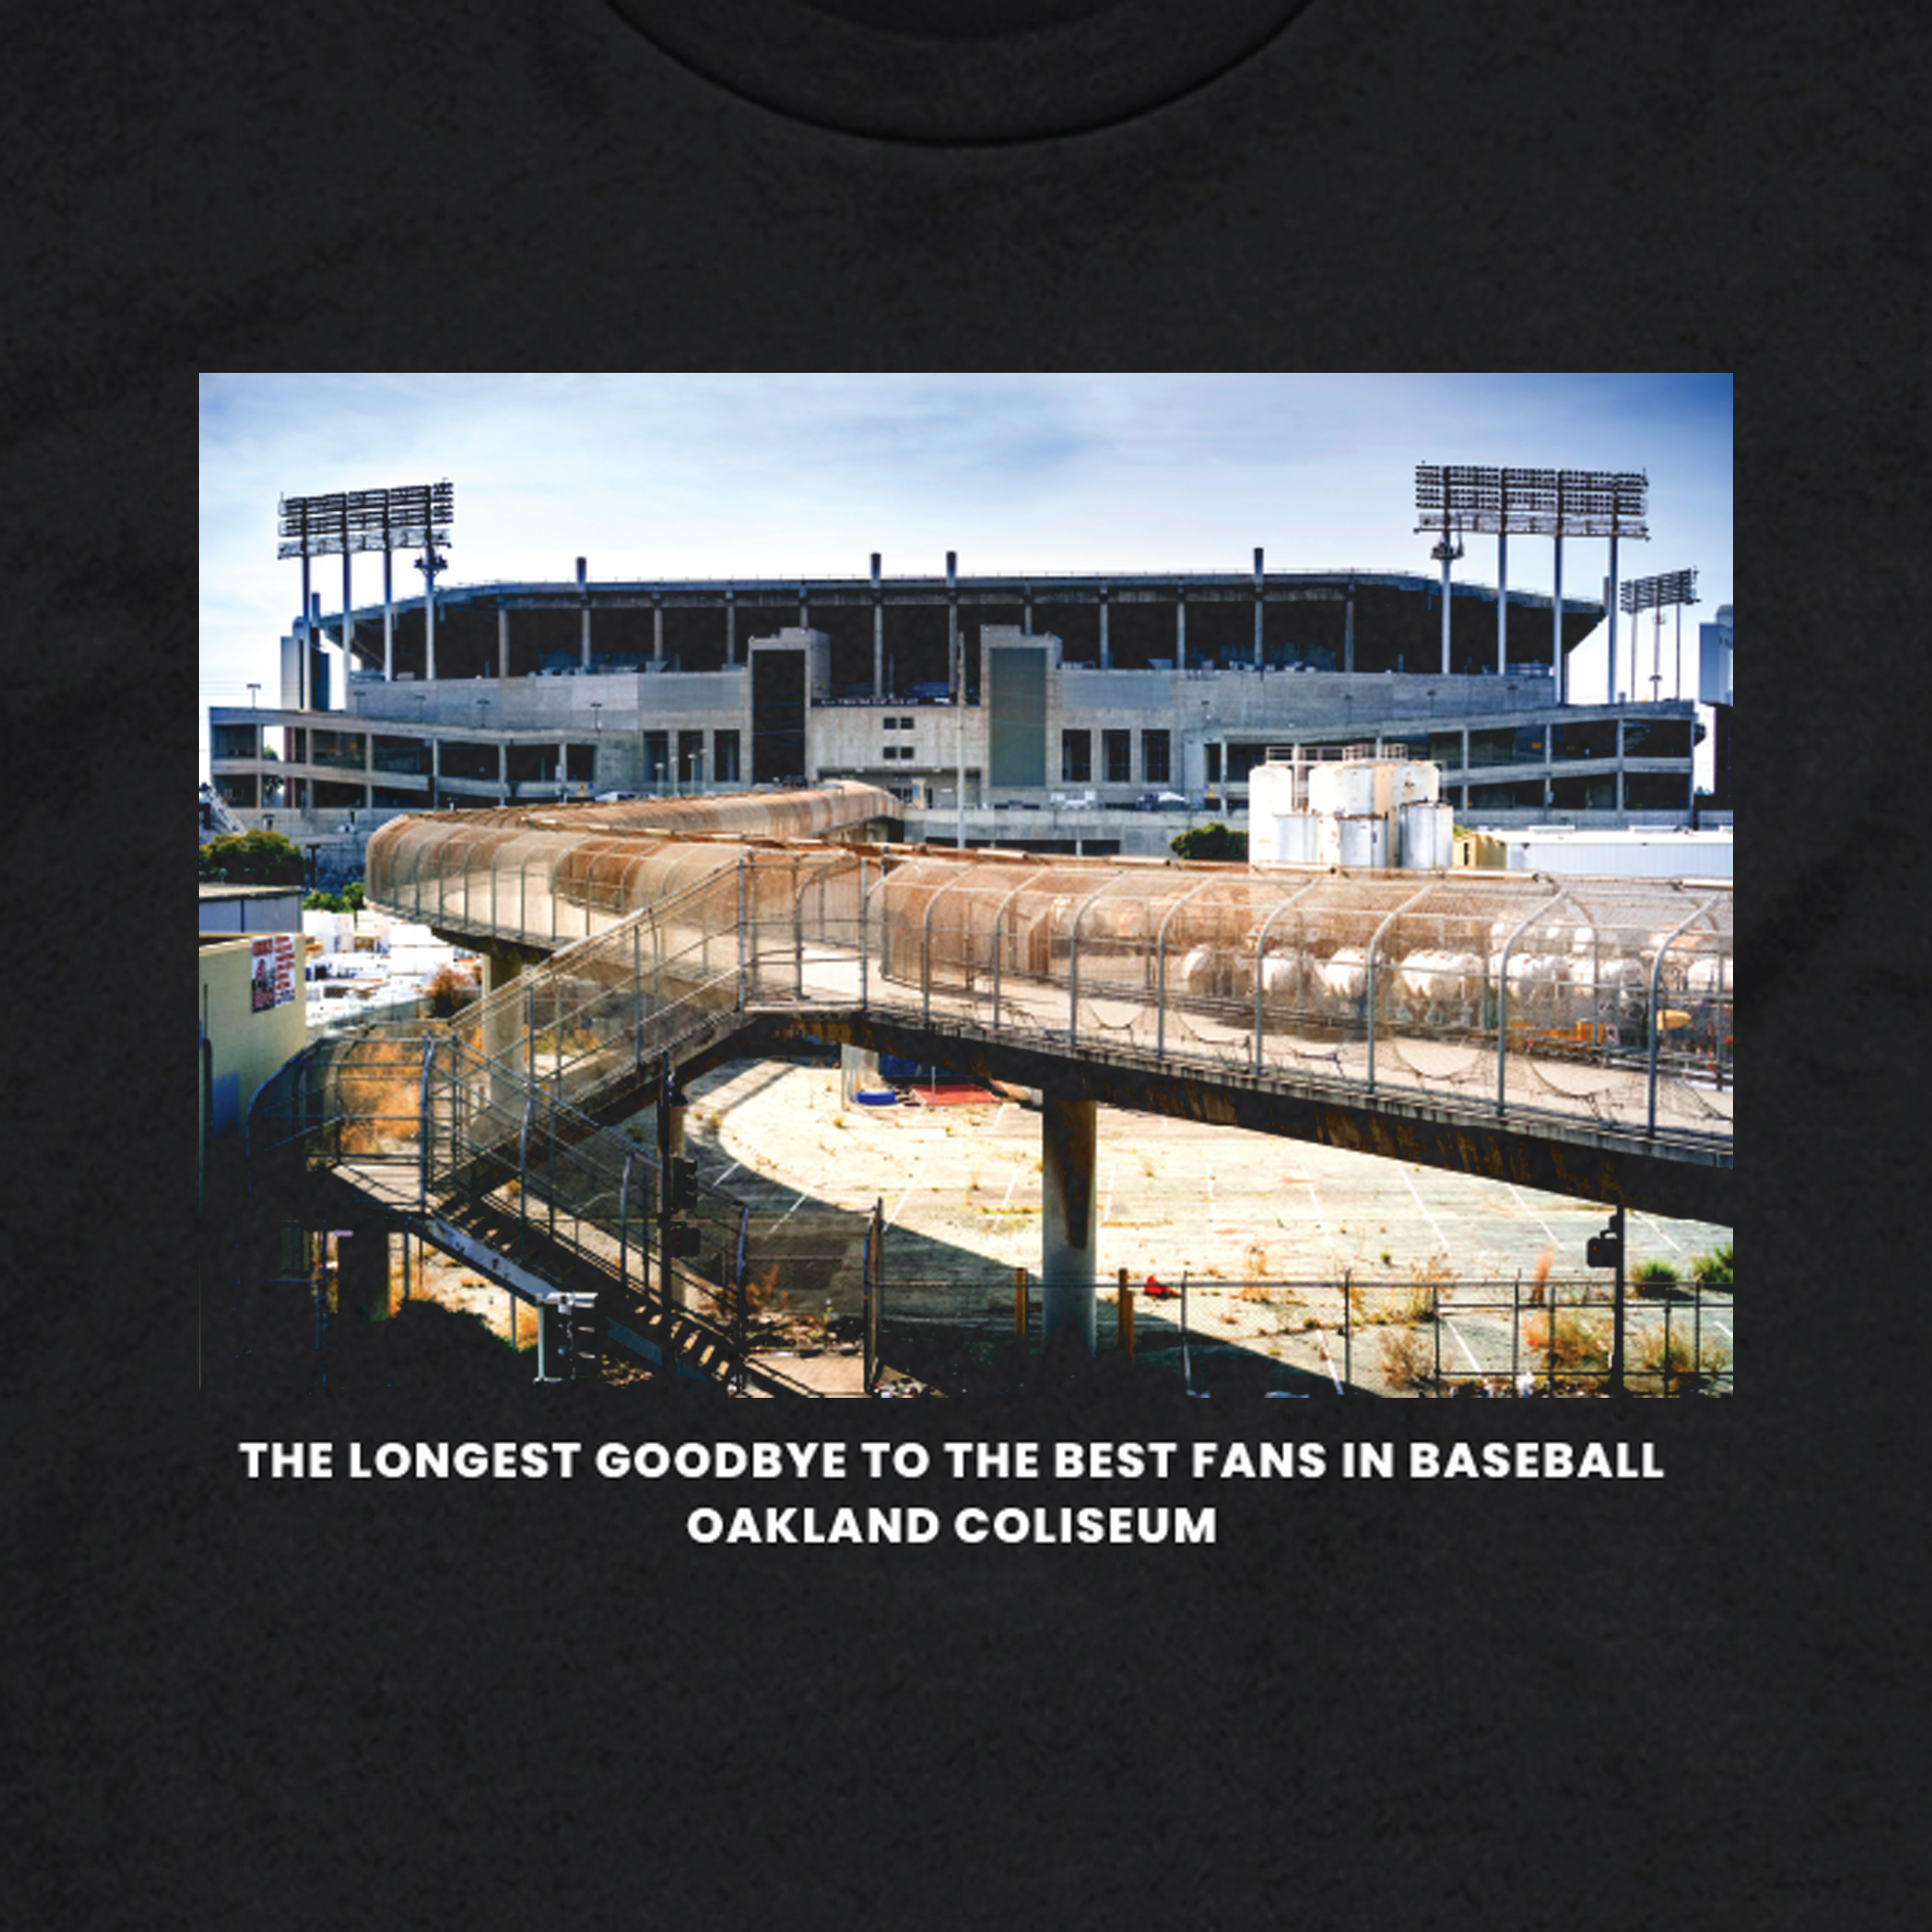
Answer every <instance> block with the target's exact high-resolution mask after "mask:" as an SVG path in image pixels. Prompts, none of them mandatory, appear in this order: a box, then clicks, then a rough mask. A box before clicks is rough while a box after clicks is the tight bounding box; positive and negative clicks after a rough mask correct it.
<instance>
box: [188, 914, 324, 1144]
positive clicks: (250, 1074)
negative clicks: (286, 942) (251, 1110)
mask: <svg viewBox="0 0 1932 1932" xmlns="http://www.w3.org/2000/svg"><path fill="white" fill-rule="evenodd" d="M281 929H282V930H283V931H292V932H293V933H294V935H295V942H296V996H295V998H294V999H293V1000H292V1001H290V1002H289V1003H288V1004H287V1005H285V1006H280V1007H271V1008H270V1009H268V1010H267V1011H266V1012H259V1013H258V1012H256V1011H254V1010H253V1003H252V998H251V994H250V984H251V979H252V969H253V953H254V936H238V937H236V938H234V939H221V940H217V941H215V942H214V943H213V944H210V945H204V946H203V947H202V949H201V1038H202V1041H203V1056H202V1057H203V1063H204V1065H205V1067H206V1069H207V1070H206V1074H205V1076H204V1078H203V1079H202V1080H201V1081H200V1082H199V1083H198V1084H199V1085H200V1086H201V1130H202V1135H203V1138H204V1140H206V1139H207V1138H209V1137H211V1136H213V1135H215V1134H225V1133H230V1132H233V1131H234V1130H235V1129H236V1128H237V1127H239V1126H240V1125H241V1122H242V1121H243V1120H244V1119H245V1117H246V1114H247V1108H248V1101H249V1098H250V1096H251V1095H252V1094H254V1092H255V1090H256V1088H257V1087H259V1086H260V1085H261V1084H262V1082H263V1081H264V1080H266V1079H267V1078H268V1077H269V1075H270V1074H271V1073H272V1072H274V1070H275V1069H276V1068H277V1067H278V1066H280V1065H282V1063H283V1062H284V1061H286V1060H287V1059H288V1058H289V1057H290V1056H291V1055H292V1054H296V1053H299V1052H300V1051H301V1048H302V1044H303V1042H304V1040H305V1039H306V1038H307V1037H308V1022H307V1018H306V1009H305V1006H304V1003H303V998H302V951H301V946H302V941H301V932H300V927H299V915H298V923H297V924H296V925H295V926H293V927H288V926H285V927H283V928H281Z"/></svg>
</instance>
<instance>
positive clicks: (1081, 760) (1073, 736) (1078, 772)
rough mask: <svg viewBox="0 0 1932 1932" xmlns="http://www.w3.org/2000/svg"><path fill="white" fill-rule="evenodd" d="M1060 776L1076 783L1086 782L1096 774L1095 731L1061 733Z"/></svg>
mask: <svg viewBox="0 0 1932 1932" xmlns="http://www.w3.org/2000/svg"><path fill="white" fill-rule="evenodd" d="M1060 776H1061V778H1062V779H1063V780H1065V781H1069V782H1071V783H1074V784H1085V783H1086V782H1087V781H1088V780H1089V779H1091V778H1092V777H1093V776H1094V734H1093V732H1091V731H1063V732H1062V733H1061V734H1060Z"/></svg>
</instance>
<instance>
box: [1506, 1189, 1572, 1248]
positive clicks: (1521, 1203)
mask: <svg viewBox="0 0 1932 1932" xmlns="http://www.w3.org/2000/svg"><path fill="white" fill-rule="evenodd" d="M1505 1184H1506V1185H1507V1186H1508V1188H1509V1191H1510V1192H1511V1193H1512V1194H1513V1195H1515V1196H1516V1205H1517V1206H1518V1207H1519V1208H1521V1209H1522V1211H1523V1212H1524V1213H1525V1214H1527V1215H1528V1216H1529V1218H1530V1219H1531V1220H1532V1221H1534V1222H1535V1223H1536V1225H1537V1226H1538V1227H1539V1228H1541V1229H1542V1230H1543V1232H1544V1233H1545V1234H1546V1235H1548V1236H1549V1245H1550V1246H1551V1247H1553V1248H1558V1249H1560V1248H1561V1247H1562V1245H1563V1243H1562V1242H1561V1241H1559V1240H1558V1239H1557V1238H1556V1230H1555V1229H1554V1228H1552V1227H1551V1226H1550V1225H1549V1223H1548V1221H1546V1220H1545V1219H1544V1218H1543V1216H1542V1215H1541V1214H1539V1213H1538V1212H1537V1211H1536V1209H1535V1208H1532V1207H1531V1206H1530V1205H1529V1203H1528V1202H1527V1201H1525V1200H1524V1199H1523V1198H1522V1194H1521V1192H1520V1189H1519V1188H1518V1186H1517V1184H1516V1182H1515V1181H1513V1180H1512V1181H1509V1182H1507V1183H1505Z"/></svg>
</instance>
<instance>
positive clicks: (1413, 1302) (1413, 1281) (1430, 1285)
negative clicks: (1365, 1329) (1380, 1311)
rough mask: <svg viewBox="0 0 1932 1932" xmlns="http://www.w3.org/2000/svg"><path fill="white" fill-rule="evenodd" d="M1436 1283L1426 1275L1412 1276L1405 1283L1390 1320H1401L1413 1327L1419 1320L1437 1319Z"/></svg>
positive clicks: (1405, 1324) (1406, 1325) (1407, 1325)
mask: <svg viewBox="0 0 1932 1932" xmlns="http://www.w3.org/2000/svg"><path fill="white" fill-rule="evenodd" d="M1435 1299H1436V1284H1435V1282H1433V1281H1431V1280H1429V1279H1428V1278H1427V1277H1426V1276H1422V1275H1415V1276H1411V1277H1410V1279H1409V1280H1408V1282H1407V1283H1406V1285H1405V1287H1404V1289H1403V1293H1402V1298H1401V1300H1399V1301H1398V1302H1397V1303H1396V1304H1395V1309H1394V1313H1393V1314H1392V1315H1391V1316H1390V1318H1389V1319H1390V1320H1391V1321H1399V1322H1401V1323H1402V1324H1403V1325H1404V1326H1405V1327H1413V1326H1414V1325H1415V1324H1416V1323H1417V1322H1419V1321H1435Z"/></svg>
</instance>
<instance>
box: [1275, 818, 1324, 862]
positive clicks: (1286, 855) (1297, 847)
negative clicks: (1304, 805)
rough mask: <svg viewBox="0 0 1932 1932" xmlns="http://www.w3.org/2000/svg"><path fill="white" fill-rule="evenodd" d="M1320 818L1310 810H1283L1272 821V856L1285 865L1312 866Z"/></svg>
mask: <svg viewBox="0 0 1932 1932" xmlns="http://www.w3.org/2000/svg"><path fill="white" fill-rule="evenodd" d="M1320 842H1321V819H1320V817H1319V816H1317V814H1316V813H1314V812H1312V811H1287V812H1283V813H1282V814H1281V815H1280V816H1279V817H1278V818H1276V820H1275V821H1274V856H1275V858H1276V859H1277V860H1278V861H1279V862H1280V863H1281V864H1283V865H1285V866H1313V865H1315V864H1316V863H1317V856H1316V854H1317V848H1318V846H1319V845H1320Z"/></svg>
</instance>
